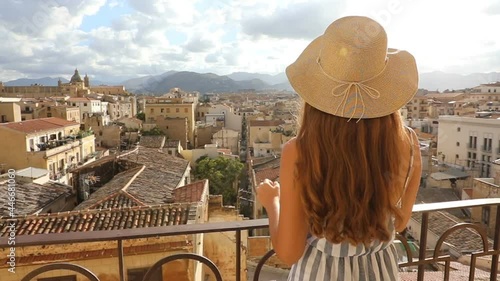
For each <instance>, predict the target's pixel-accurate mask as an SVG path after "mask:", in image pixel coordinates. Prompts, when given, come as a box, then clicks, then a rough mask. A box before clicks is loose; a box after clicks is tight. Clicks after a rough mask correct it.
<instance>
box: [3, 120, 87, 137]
mask: <svg viewBox="0 0 500 281" xmlns="http://www.w3.org/2000/svg"><path fill="white" fill-rule="evenodd" d="M75 125H80V124H79V123H77V122H73V121H68V120H65V119H61V118H56V117H50V118H40V119H31V120H26V121H21V122H10V123H3V124H0V127H5V128H9V129H11V130H15V131H18V132H23V133H27V134H29V133H34V132H42V131H48V130H55V129H62V128H64V127H67V126H75Z"/></svg>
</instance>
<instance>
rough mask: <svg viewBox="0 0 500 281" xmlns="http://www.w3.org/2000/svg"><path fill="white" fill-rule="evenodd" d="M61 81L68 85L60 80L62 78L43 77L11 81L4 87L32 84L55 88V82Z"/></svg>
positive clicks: (65, 81) (62, 79) (63, 80)
mask: <svg viewBox="0 0 500 281" xmlns="http://www.w3.org/2000/svg"><path fill="white" fill-rule="evenodd" d="M59 79H61V81H62V82H63V83H68V82H69V81H68V80H66V79H64V78H62V77H56V78H52V77H44V78H38V79H29V78H21V79H16V80H12V81H8V82H6V83H5V86H30V85H34V84H38V85H43V86H57V81H59Z"/></svg>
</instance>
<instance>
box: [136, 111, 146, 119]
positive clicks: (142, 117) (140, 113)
mask: <svg viewBox="0 0 500 281" xmlns="http://www.w3.org/2000/svg"><path fill="white" fill-rule="evenodd" d="M135 117H136V118H137V119H140V120H142V121H146V113H144V112H139V113H137V115H136V116H135Z"/></svg>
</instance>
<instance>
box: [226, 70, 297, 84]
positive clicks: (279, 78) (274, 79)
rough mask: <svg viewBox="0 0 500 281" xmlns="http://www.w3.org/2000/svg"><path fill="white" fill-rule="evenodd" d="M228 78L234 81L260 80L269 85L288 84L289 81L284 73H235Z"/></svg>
mask: <svg viewBox="0 0 500 281" xmlns="http://www.w3.org/2000/svg"><path fill="white" fill-rule="evenodd" d="M226 76H227V77H229V78H231V79H233V80H234V81H244V80H252V79H260V80H262V81H263V82H265V83H267V84H269V85H274V84H281V83H288V79H287V78H286V75H285V73H284V72H282V73H278V74H276V75H269V74H260V73H249V72H234V73H231V74H229V75H226Z"/></svg>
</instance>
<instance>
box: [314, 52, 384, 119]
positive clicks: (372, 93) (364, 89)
mask: <svg viewBox="0 0 500 281" xmlns="http://www.w3.org/2000/svg"><path fill="white" fill-rule="evenodd" d="M316 62H317V64H318V65H319V69H320V70H321V72H322V73H323V75H325V76H326V77H328V78H329V79H330V80H332V81H334V82H337V83H339V85H337V86H335V87H333V88H332V90H331V91H330V93H331V95H332V96H334V97H342V100H341V102H340V103H339V105H338V106H337V109H336V110H335V114H336V113H337V112H338V110H339V109H340V107H341V106H342V115H344V112H345V107H346V105H347V102H348V101H349V99H351V98H352V95H353V94H354V97H355V101H354V107H353V109H352V114H351V117H350V118H349V120H347V122H349V121H351V119H352V118H353V117H354V113H355V112H356V108H357V107H358V97H359V100H360V102H361V106H362V110H363V111H362V112H361V116H360V117H359V119H358V121H356V123H358V122H359V120H361V119H362V118H363V116H364V115H365V108H366V106H365V101H364V99H363V94H366V95H367V96H369V97H370V98H372V99H378V98H380V92H379V91H378V90H377V89H375V88H373V87H370V86H367V85H365V84H364V83H365V82H367V81H370V80H372V79H374V78H375V77H377V76H379V75H380V74H381V73H382V72H384V70H385V66H386V65H387V63H386V64H385V65H384V68H383V69H382V71H380V72H379V73H378V74H377V75H375V76H373V77H371V78H368V79H366V80H363V81H358V82H353V81H342V80H339V79H336V78H334V77H332V76H331V75H329V74H328V73H326V72H325V70H324V69H323V66H321V60H320V57H318V58H317V59H316ZM342 87H345V88H344V90H343V91H341V92H340V93H337V89H340V88H342ZM353 87H354V91H353V92H351V89H352V88H353Z"/></svg>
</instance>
